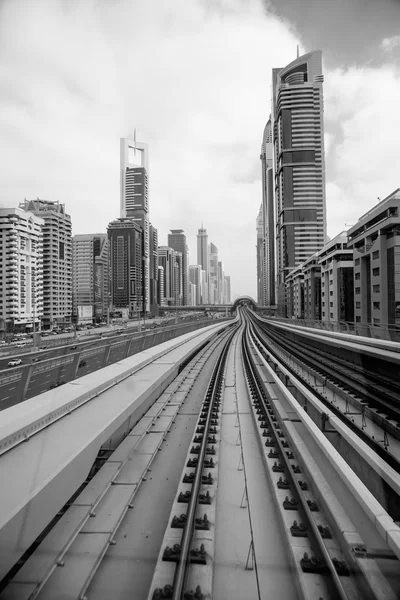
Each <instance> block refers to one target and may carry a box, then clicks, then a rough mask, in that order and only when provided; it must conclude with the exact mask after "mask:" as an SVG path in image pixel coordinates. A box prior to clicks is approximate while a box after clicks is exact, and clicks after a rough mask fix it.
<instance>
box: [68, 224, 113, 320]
mask: <svg viewBox="0 0 400 600" xmlns="http://www.w3.org/2000/svg"><path fill="white" fill-rule="evenodd" d="M108 287H109V270H108V239H107V234H106V233H90V234H81V235H74V237H73V238H72V314H73V317H74V320H75V321H76V322H78V323H82V322H87V323H92V321H93V319H94V318H96V319H98V320H100V319H104V318H106V317H107V309H108V293H109V289H108Z"/></svg>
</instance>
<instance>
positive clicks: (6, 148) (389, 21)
mask: <svg viewBox="0 0 400 600" xmlns="http://www.w3.org/2000/svg"><path fill="white" fill-rule="evenodd" d="M399 24H400V2H399V1H398V0H379V2H377V1H376V0H301V2H300V1H299V0H270V1H267V0H168V1H165V0H35V2H32V0H0V164H1V166H2V168H1V175H0V204H2V205H3V206H16V205H17V204H18V203H19V202H21V201H23V199H24V198H28V199H32V198H36V197H40V198H43V199H47V200H58V201H60V202H62V203H65V205H66V209H67V212H68V213H69V214H70V215H71V218H72V225H73V234H77V233H95V232H105V231H106V227H107V224H108V223H109V222H110V221H112V220H113V219H115V218H117V217H118V216H119V194H120V191H119V190H120V174H119V139H120V137H132V136H133V130H134V128H135V127H136V131H137V140H138V141H143V142H146V143H148V144H149V149H150V169H149V202H150V219H151V222H152V223H153V225H154V226H155V227H157V228H158V232H159V243H160V245H163V244H166V243H167V235H168V231H169V230H170V229H184V230H185V232H186V235H187V238H188V244H189V263H190V264H195V263H196V262H197V256H196V233H197V229H198V228H199V227H200V226H201V224H202V223H203V224H204V227H205V228H207V230H208V234H209V240H210V241H213V242H214V243H215V244H216V246H217V247H218V249H219V259H220V260H222V262H223V263H224V268H225V273H226V274H228V275H230V276H231V285H232V292H233V294H240V295H241V294H248V295H251V296H253V297H255V296H256V249H255V245H256V229H255V223H256V217H257V214H258V210H259V207H260V203H261V164H260V158H259V155H260V146H261V140H262V134H263V130H264V126H265V123H266V121H267V120H268V117H269V114H270V106H271V97H270V94H271V70H272V68H274V67H283V66H285V65H286V64H287V63H289V62H291V61H292V60H293V59H294V58H295V57H296V48H297V45H299V47H300V53H305V52H309V51H311V50H314V49H321V50H322V52H323V70H324V79H325V81H324V111H325V112H324V122H325V158H326V198H327V222H328V235H329V236H330V237H333V236H335V235H336V234H338V233H339V232H340V231H342V230H343V229H346V228H347V227H348V226H349V225H353V224H354V223H355V222H356V221H357V219H358V218H359V217H360V216H361V215H362V214H363V213H365V212H366V211H367V210H369V209H370V208H371V207H372V206H374V205H375V204H376V203H377V202H378V198H381V199H383V198H385V197H386V196H387V195H389V194H390V193H391V192H392V191H394V190H395V189H396V188H397V187H400V151H399V144H400V141H399V131H400V111H399V110H398V107H399V106H400V27H399Z"/></svg>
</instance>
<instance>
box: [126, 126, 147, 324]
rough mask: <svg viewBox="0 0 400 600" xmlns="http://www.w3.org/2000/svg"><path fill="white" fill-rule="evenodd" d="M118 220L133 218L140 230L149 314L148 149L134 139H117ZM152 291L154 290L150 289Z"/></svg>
mask: <svg viewBox="0 0 400 600" xmlns="http://www.w3.org/2000/svg"><path fill="white" fill-rule="evenodd" d="M120 163H121V202H120V217H121V218H130V219H133V220H134V221H135V222H136V223H137V224H138V225H140V227H141V228H142V231H143V265H142V277H143V284H142V287H143V307H144V308H143V310H145V311H146V312H149V311H150V217H149V190H148V187H149V183H148V182H149V150H148V145H147V144H143V143H142V142H136V139H134V140H130V139H128V138H121V140H120ZM153 292H154V290H153Z"/></svg>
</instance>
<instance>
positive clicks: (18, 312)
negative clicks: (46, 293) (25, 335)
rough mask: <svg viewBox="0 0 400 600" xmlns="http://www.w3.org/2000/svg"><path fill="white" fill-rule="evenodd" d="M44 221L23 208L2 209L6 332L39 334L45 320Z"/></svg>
mask: <svg viewBox="0 0 400 600" xmlns="http://www.w3.org/2000/svg"><path fill="white" fill-rule="evenodd" d="M43 226H44V220H43V219H40V218H39V217H36V216H35V215H33V214H32V213H29V212H25V211H24V210H21V209H19V208H0V248H1V251H2V256H4V260H1V259H0V320H2V321H3V324H4V329H3V328H2V331H16V332H18V331H20V332H25V331H26V330H28V331H32V330H33V328H35V330H36V331H37V330H38V329H40V321H41V319H42V316H43V257H42V251H43V247H42V243H43V232H42V227H43Z"/></svg>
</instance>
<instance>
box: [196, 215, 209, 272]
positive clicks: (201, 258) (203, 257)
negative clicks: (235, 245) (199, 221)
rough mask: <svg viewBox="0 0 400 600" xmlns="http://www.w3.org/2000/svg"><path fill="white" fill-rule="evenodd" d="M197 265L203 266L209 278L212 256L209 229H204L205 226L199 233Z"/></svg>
mask: <svg viewBox="0 0 400 600" xmlns="http://www.w3.org/2000/svg"><path fill="white" fill-rule="evenodd" d="M197 264H198V265H201V268H202V269H203V270H204V271H205V272H206V277H208V271H209V267H210V254H209V245H208V235H207V229H204V228H203V225H202V226H201V228H200V229H199V230H198V232H197Z"/></svg>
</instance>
